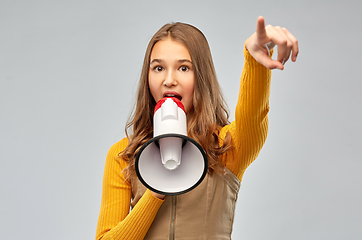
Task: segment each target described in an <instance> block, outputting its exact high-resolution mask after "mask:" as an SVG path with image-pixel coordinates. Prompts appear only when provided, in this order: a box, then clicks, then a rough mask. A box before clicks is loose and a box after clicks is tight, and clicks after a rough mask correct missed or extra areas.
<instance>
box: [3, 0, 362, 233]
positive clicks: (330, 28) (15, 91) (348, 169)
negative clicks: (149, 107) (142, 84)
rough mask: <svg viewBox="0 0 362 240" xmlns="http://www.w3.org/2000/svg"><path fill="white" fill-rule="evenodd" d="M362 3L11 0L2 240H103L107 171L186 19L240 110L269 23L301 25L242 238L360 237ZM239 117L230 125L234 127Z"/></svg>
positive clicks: (250, 189)
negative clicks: (156, 50)
mask: <svg viewBox="0 0 362 240" xmlns="http://www.w3.org/2000/svg"><path fill="white" fill-rule="evenodd" d="M361 9H362V3H361V1H357V0H356V1H346V0H344V1H332V0H330V1H327V0H325V1H323V0H314V1H310V0H303V1H282V0H274V1H262V0H255V1H230V0H224V1H196V0H194V1H110V0H103V1H96V0H88V1H84V0H73V1H69V0H63V1H41V0H31V1H25V0H11V1H10V0H1V1H0V34H1V35H0V81H1V85H0V116H1V118H0V121H1V122H0V123H1V125H0V148H1V149H0V164H1V165H0V192H1V198H0V232H1V239H93V238H94V235H95V229H96V224H97V218H98V212H99V207H100V199H101V185H102V175H103V168H104V160H105V156H106V153H107V151H108V149H109V148H110V146H111V145H112V144H113V143H115V142H116V141H118V140H120V139H121V138H123V137H124V136H125V134H124V126H125V122H126V120H127V117H128V115H129V113H130V111H131V106H132V103H133V101H134V93H135V91H136V83H137V80H138V77H139V75H140V71H141V65H142V60H143V56H144V52H145V49H146V45H147V43H148V41H149V39H150V38H151V36H152V35H153V34H154V33H155V31H156V30H158V29H159V28H160V27H161V26H162V25H163V24H165V23H168V22H172V21H182V22H187V23H191V24H193V25H195V26H196V27H198V28H200V29H201V30H202V31H203V32H204V34H205V35H206V37H207V38H208V40H209V43H210V47H211V50H212V54H213V58H214V62H215V66H216V71H217V74H218V78H219V81H220V84H221V86H222V89H223V92H224V94H225V96H226V99H227V102H228V103H229V108H230V110H231V113H232V119H233V116H234V114H233V109H234V108H235V103H236V100H237V95H238V86H239V78H240V74H241V70H242V66H243V62H244V57H243V45H244V41H245V40H246V39H247V38H248V37H249V36H250V35H251V34H252V33H253V32H254V29H255V23H256V19H257V17H258V16H259V15H262V16H264V17H265V19H266V22H267V24H272V25H281V26H283V27H286V28H288V29H289V30H290V31H291V32H292V33H293V34H294V35H295V36H296V37H297V38H298V39H299V42H300V55H299V59H298V61H297V63H291V62H288V63H287V65H286V69H285V70H284V71H283V72H281V71H278V70H274V71H273V77H272V79H273V80H272V92H271V99H270V103H271V112H270V115H269V116H270V131H269V136H268V140H267V142H266V144H265V146H264V148H263V150H262V152H261V154H260V156H259V158H258V159H257V160H256V161H255V162H254V163H253V164H252V165H251V166H250V167H249V169H248V170H247V171H246V173H245V175H244V179H243V182H242V188H241V190H240V194H239V200H238V204H237V210H236V215H235V223H234V232H233V239H278V240H280V239H303V240H304V239H329V240H331V239H361V238H362V228H361V225H362V207H361V202H362V192H361V182H362V176H361V174H360V170H361V168H362V163H361V156H360V149H361V147H360V145H361V136H362V130H361V125H360V124H361V122H362V112H361V102H362V96H361V88H362V83H361V73H360V71H361V56H362V48H361V37H362V33H361V26H360V24H361V15H360V11H361ZM232 119H231V120H232Z"/></svg>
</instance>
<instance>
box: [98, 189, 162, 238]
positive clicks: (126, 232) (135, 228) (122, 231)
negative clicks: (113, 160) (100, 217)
mask: <svg viewBox="0 0 362 240" xmlns="http://www.w3.org/2000/svg"><path fill="white" fill-rule="evenodd" d="M162 203H163V201H162V200H160V199H158V198H156V197H154V196H152V194H151V192H150V191H149V190H147V191H146V192H145V194H144V195H143V196H142V198H141V199H140V200H139V202H138V203H137V204H136V206H135V207H134V208H133V209H132V211H131V212H130V213H129V214H128V215H127V216H126V218H124V219H123V220H122V221H120V222H119V223H118V224H117V225H116V226H114V227H112V228H111V229H109V230H106V231H104V230H105V229H103V231H102V230H101V229H100V230H99V233H98V235H97V239H102V240H108V239H112V240H117V239H120V240H121V239H122V240H128V239H129V240H138V239H139V240H142V239H143V238H144V237H145V235H146V233H147V231H148V229H149V228H150V226H151V224H152V222H153V219H154V218H155V217H156V214H157V212H158V209H159V208H160V206H161V205H162ZM115 214H116V213H115ZM109 220H110V221H112V220H111V219H109ZM98 224H99V226H102V225H107V222H104V223H101V222H99V223H98ZM97 232H98V231H97ZM101 232H103V233H101Z"/></svg>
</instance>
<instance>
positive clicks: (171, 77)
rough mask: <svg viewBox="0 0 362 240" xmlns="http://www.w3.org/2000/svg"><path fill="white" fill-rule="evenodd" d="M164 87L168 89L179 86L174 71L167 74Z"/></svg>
mask: <svg viewBox="0 0 362 240" xmlns="http://www.w3.org/2000/svg"><path fill="white" fill-rule="evenodd" d="M163 85H164V86H166V87H173V86H176V85H177V80H176V78H175V73H173V72H172V71H169V72H167V75H166V77H165V80H164V82H163Z"/></svg>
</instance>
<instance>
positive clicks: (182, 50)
mask: <svg viewBox="0 0 362 240" xmlns="http://www.w3.org/2000/svg"><path fill="white" fill-rule="evenodd" d="M148 84H149V87H150V90H151V94H152V96H153V98H154V99H155V101H156V102H158V101H159V100H160V99H162V98H163V97H166V96H174V97H176V98H178V99H180V100H181V102H182V104H183V105H184V107H185V110H186V112H188V111H189V110H190V109H192V107H193V104H192V101H193V94H194V86H195V75H194V68H193V65H192V61H191V57H190V54H189V51H188V50H187V48H186V46H185V45H183V44H182V43H180V42H177V41H174V40H172V39H170V38H167V39H166V40H161V41H158V42H157V43H156V44H155V45H154V46H153V49H152V52H151V56H150V68H149V72H148Z"/></svg>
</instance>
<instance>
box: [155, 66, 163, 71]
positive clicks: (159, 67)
mask: <svg viewBox="0 0 362 240" xmlns="http://www.w3.org/2000/svg"><path fill="white" fill-rule="evenodd" d="M154 69H155V71H156V72H161V71H162V70H163V67H161V66H157V67H155V68H154Z"/></svg>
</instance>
